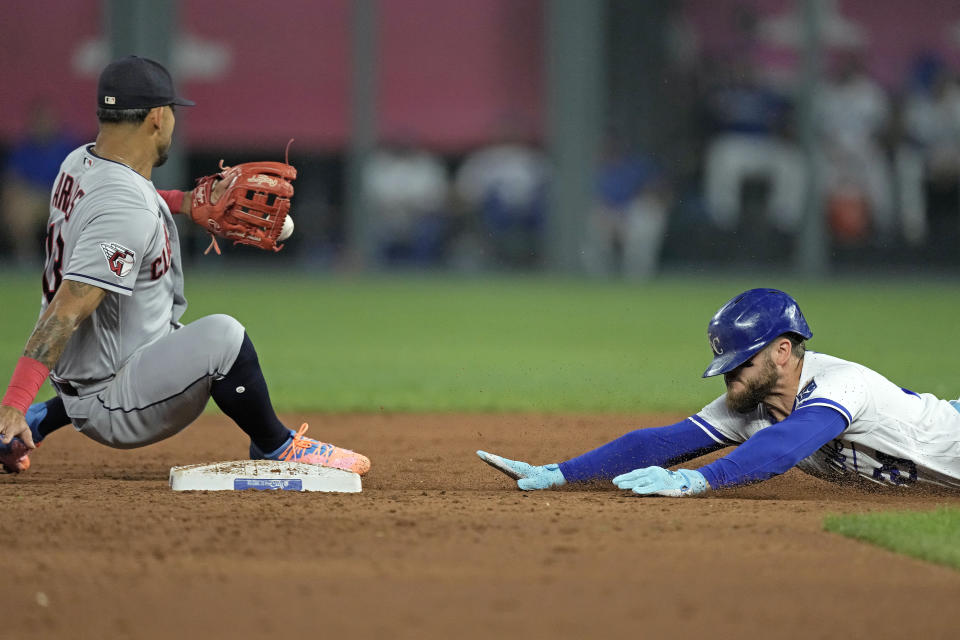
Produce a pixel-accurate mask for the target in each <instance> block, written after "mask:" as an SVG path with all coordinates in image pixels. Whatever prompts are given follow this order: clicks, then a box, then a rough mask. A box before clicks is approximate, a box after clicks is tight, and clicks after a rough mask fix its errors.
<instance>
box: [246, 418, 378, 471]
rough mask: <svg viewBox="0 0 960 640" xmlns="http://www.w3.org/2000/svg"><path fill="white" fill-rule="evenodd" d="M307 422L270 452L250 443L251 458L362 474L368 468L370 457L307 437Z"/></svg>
mask: <svg viewBox="0 0 960 640" xmlns="http://www.w3.org/2000/svg"><path fill="white" fill-rule="evenodd" d="M307 428H308V426H307V423H303V425H302V426H301V427H300V430H299V431H297V432H294V431H293V430H291V431H290V433H291V436H290V439H289V440H288V441H287V442H286V443H285V444H284V445H283V446H282V447H280V448H279V449H277V450H276V451H274V452H272V453H269V454H267V453H263V452H262V451H260V450H259V449H258V448H257V446H256V445H255V444H253V443H250V458H252V459H253V460H280V461H283V462H300V463H303V464H315V465H318V466H321V467H330V468H332V469H342V470H343V471H352V472H353V473H356V474H357V475H361V476H362V475H363V474H365V473H366V472H367V471H369V470H370V459H369V458H367V457H366V456H364V455H361V454H359V453H355V452H353V451H350V450H349V449H341V448H340V447H335V446H334V445H332V444H327V443H326V442H320V441H319V440H314V439H313V438H308V437H306V436H305V435H303V434H304V433H306V432H307Z"/></svg>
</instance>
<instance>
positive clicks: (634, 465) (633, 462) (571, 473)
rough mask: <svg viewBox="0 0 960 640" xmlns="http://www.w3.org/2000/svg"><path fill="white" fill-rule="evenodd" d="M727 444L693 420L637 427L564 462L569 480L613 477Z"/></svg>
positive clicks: (668, 463) (672, 463) (689, 456)
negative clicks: (710, 434)
mask: <svg viewBox="0 0 960 640" xmlns="http://www.w3.org/2000/svg"><path fill="white" fill-rule="evenodd" d="M725 446H727V445H726V444H720V443H718V442H717V441H716V440H714V439H713V438H712V437H710V436H709V435H708V434H707V433H706V432H705V431H704V430H703V429H701V428H700V427H698V426H697V425H695V424H694V423H693V422H691V421H690V420H689V419H687V420H684V421H683V422H678V423H676V424H671V425H669V426H666V427H654V428H652V429H637V430H636V431H631V432H630V433H628V434H626V435H623V436H620V437H619V438H617V439H616V440H613V441H611V442H608V443H607V444H605V445H602V446H600V447H598V448H596V449H594V450H593V451H589V452H587V453H585V454H583V455H581V456H577V457H576V458H571V459H570V460H567V461H566V462H561V463H560V471H561V473H563V477H564V478H566V480H567V482H587V481H589V480H611V479H613V478H614V477H616V476H618V475H620V474H622V473H627V472H628V471H633V470H634V469H642V468H643V467H651V466H658V467H669V466H671V465H674V464H679V463H681V462H686V461H687V460H692V459H693V458H696V457H698V456H702V455H704V454H706V453H710V452H711V451H716V450H718V449H722V448H723V447H725Z"/></svg>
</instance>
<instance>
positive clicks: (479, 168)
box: [0, 0, 960, 412]
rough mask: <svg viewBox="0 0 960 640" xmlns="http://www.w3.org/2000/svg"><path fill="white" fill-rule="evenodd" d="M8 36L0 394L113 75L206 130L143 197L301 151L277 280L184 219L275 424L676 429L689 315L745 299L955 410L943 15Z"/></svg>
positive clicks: (269, 9)
mask: <svg viewBox="0 0 960 640" xmlns="http://www.w3.org/2000/svg"><path fill="white" fill-rule="evenodd" d="M5 13H6V15H7V19H6V20H4V21H3V22H2V23H0V43H2V44H0V51H2V62H3V64H2V65H0V80H2V83H3V86H4V87H5V90H4V91H3V92H2V93H0V114H2V116H3V117H0V158H2V162H3V165H4V167H5V169H4V173H3V181H2V184H0V211H2V214H3V216H2V218H3V224H0V263H2V266H3V268H2V271H0V288H2V291H3V293H4V299H5V302H6V303H7V304H8V305H9V306H8V307H7V311H6V312H5V313H4V314H3V315H2V319H0V328H2V329H3V330H2V331H0V344H2V346H3V353H5V354H7V355H6V356H5V360H4V362H7V363H9V365H2V367H6V366H12V364H13V362H14V361H15V354H17V353H19V350H20V349H21V348H22V344H23V341H24V340H25V339H26V336H27V334H28V328H29V326H30V324H31V323H32V322H33V319H34V318H35V317H36V312H37V310H36V307H35V306H34V305H35V300H36V299H37V298H36V291H35V286H36V283H37V282H36V281H37V275H36V274H37V273H38V267H39V264H40V261H41V260H42V242H41V238H42V234H43V226H44V222H45V220H46V200H47V198H48V193H49V189H50V186H51V184H50V183H51V182H52V179H53V178H52V177H51V176H50V175H49V174H50V173H55V172H56V170H57V167H58V166H59V162H60V160H61V159H62V157H63V155H65V153H66V151H67V150H69V149H70V148H72V147H73V146H75V145H76V144H79V143H81V142H83V141H87V140H92V139H93V137H94V136H95V134H96V121H95V117H94V105H93V103H94V95H95V86H96V78H97V75H98V73H99V71H100V69H101V68H102V66H103V65H104V64H106V62H107V61H109V60H110V59H111V58H113V57H115V56H119V55H124V54H127V53H131V52H135V53H138V54H141V55H145V56H148V57H153V58H155V59H158V60H161V61H163V62H165V63H166V64H167V65H168V66H169V67H170V68H171V69H172V70H173V73H174V77H175V78H176V79H177V81H178V86H179V88H180V92H181V94H182V95H185V96H186V97H189V98H191V99H194V100H196V102H197V106H196V107H194V108H185V109H182V110H181V111H179V112H178V119H177V131H176V134H175V144H174V154H173V155H172V156H171V160H170V161H169V162H168V163H167V165H165V166H164V167H162V168H161V169H160V170H158V171H157V172H156V173H155V179H154V182H155V183H156V184H157V186H158V187H159V188H189V187H190V186H191V185H192V181H193V178H195V177H196V176H200V175H203V174H206V173H210V172H212V171H213V170H214V169H215V167H216V164H217V161H218V160H219V159H220V158H224V159H225V160H226V162H227V163H228V164H229V163H234V162H241V161H248V160H254V159H280V158H281V157H282V155H283V149H284V146H285V145H286V143H287V140H288V139H290V138H295V139H296V141H295V142H294V144H293V147H292V151H291V161H292V162H293V163H294V164H295V165H296V167H297V168H298V170H299V178H298V180H297V182H296V189H297V193H296V196H295V198H294V206H293V210H292V213H293V216H294V218H295V219H296V224H297V231H296V232H295V233H294V236H293V237H292V239H291V240H290V242H289V243H288V246H287V248H286V249H285V250H284V251H282V252H281V253H279V254H274V255H266V254H264V253H262V252H257V251H255V250H252V249H249V248H242V247H240V248H238V247H229V246H227V247H224V254H225V255H223V256H220V257H217V256H204V255H202V252H203V249H204V248H206V246H207V244H208V239H207V238H206V237H205V236H204V235H203V234H202V233H200V232H199V229H197V228H194V227H193V225H191V224H190V223H189V222H188V221H184V220H179V221H178V222H180V223H181V226H180V228H181V233H182V237H183V240H184V242H183V247H184V256H183V258H184V261H185V262H186V263H187V264H186V266H187V271H188V276H187V296H188V298H189V299H190V301H191V307H190V310H189V312H188V319H191V318H196V317H198V316H200V315H203V314H207V313H215V312H226V313H230V314H232V315H235V316H236V317H238V318H240V319H241V321H243V322H244V323H245V324H246V325H247V326H248V328H249V329H250V331H251V334H252V335H253V336H255V338H256V340H257V344H258V345H260V351H261V358H262V360H263V362H264V366H265V369H266V370H267V373H268V378H269V379H270V380H272V381H273V384H272V387H273V388H274V389H275V391H274V395H275V400H276V401H277V403H278V406H279V407H281V408H283V409H285V410H301V409H302V410H311V409H316V410H331V411H355V410H400V411H405V410H414V411H429V410H439V411H458V410H479V411H488V410H493V411H512V410H535V411H562V410H567V411H598V410H599V411H603V410H606V411H643V410H657V411H679V412H685V411H690V410H696V409H698V408H699V407H700V406H702V404H703V403H704V402H705V401H708V400H710V399H712V397H714V395H715V394H716V393H717V392H719V389H717V388H715V387H714V386H709V388H708V386H705V385H707V383H703V384H699V385H697V384H694V383H695V376H696V375H697V374H699V372H700V371H701V370H702V367H703V366H704V365H703V361H704V351H705V345H704V344H702V343H701V342H700V340H701V339H702V336H703V330H704V327H705V325H706V321H707V318H709V316H710V314H711V313H713V311H714V310H715V309H716V308H717V307H718V306H719V305H720V304H722V303H723V302H724V301H725V300H726V299H728V298H729V297H730V296H731V295H733V294H734V293H736V292H737V291H740V290H742V289H745V288H748V287H753V286H778V287H781V288H784V289H787V290H788V291H791V292H792V293H794V295H796V296H797V297H798V299H799V300H800V301H801V304H802V305H803V306H804V309H805V311H806V313H807V315H808V316H809V317H810V318H811V322H812V323H813V326H814V331H815V334H816V337H815V338H814V342H813V344H812V347H813V348H814V349H820V350H824V351H830V352H833V353H835V354H836V355H838V356H841V357H848V358H851V359H856V360H859V361H862V362H864V364H867V365H870V366H874V367H876V368H878V369H880V370H881V371H883V372H884V373H886V374H887V375H889V376H890V377H891V378H892V379H894V380H896V381H897V382H898V383H900V384H902V385H904V386H908V387H911V388H916V389H918V390H922V391H931V392H934V393H938V394H941V395H943V396H944V397H954V396H955V395H956V389H955V385H954V384H953V378H952V377H951V376H952V371H953V368H954V367H953V362H954V358H953V357H952V353H951V350H944V349H942V344H943V340H944V338H945V336H949V335H950V331H951V328H952V325H951V322H953V319H954V318H956V317H957V311H958V307H960V302H958V300H960V298H958V297H957V295H956V294H957V280H956V273H957V268H958V266H960V257H958V254H957V251H956V250H955V248H956V246H957V243H958V240H960V83H958V79H957V78H958V70H960V4H956V3H948V2H939V1H933V0H917V1H915V2H911V3H901V2H895V1H894V0H884V1H877V0H803V1H797V2H787V1H776V0H684V1H679V0H678V1H674V2H669V1H665V0H644V1H630V0H605V1H599V0H598V1H579V0H457V1H456V2H450V1H448V0H353V1H350V0H276V1H275V2H272V3H269V4H264V3H262V2H253V1H252V0H70V1H66V0H9V1H8V2H7V3H5ZM227 274H230V275H229V276H228V275H227ZM261 274H262V277H261ZM241 284H242V285H243V290H242V291H241V290H240V289H238V287H239V286H240V285H241ZM305 326H307V327H309V328H308V330H306V331H305V330H304V327H305ZM305 335H306V336H309V339H305V338H304V336H305ZM918 354H922V355H918ZM2 367H0V374H2V372H3V370H4V369H2Z"/></svg>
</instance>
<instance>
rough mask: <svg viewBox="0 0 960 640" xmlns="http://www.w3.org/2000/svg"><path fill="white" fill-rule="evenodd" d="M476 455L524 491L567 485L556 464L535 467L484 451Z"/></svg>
mask: <svg viewBox="0 0 960 640" xmlns="http://www.w3.org/2000/svg"><path fill="white" fill-rule="evenodd" d="M477 455H478V456H480V459H481V460H483V461H484V462H486V463H487V464H488V465H490V466H491V467H493V468H494V469H496V470H498V471H501V472H503V473H505V474H507V475H508V476H510V477H511V478H513V479H514V480H516V481H517V486H518V487H520V488H521V489H523V490H524V491H535V490H537V489H549V488H551V487H562V486H563V485H565V484H567V479H566V478H564V477H563V473H561V472H560V466H559V465H556V464H545V465H542V466H536V465H532V464H527V463H526V462H520V461H519V460H509V459H508V458H503V457H501V456H498V455H494V454H492V453H487V452H486V451H477Z"/></svg>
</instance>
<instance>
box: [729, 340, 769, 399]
mask: <svg viewBox="0 0 960 640" xmlns="http://www.w3.org/2000/svg"><path fill="white" fill-rule="evenodd" d="M761 359H762V361H763V364H762V365H761V367H762V369H761V370H760V375H759V376H757V377H756V378H754V379H753V380H749V381H745V382H742V384H743V386H744V389H743V390H742V391H739V392H737V393H734V392H732V391H730V389H729V387H728V388H727V406H728V407H729V408H730V409H732V410H734V411H736V412H737V413H750V412H752V411H753V410H754V409H756V408H757V405H759V404H760V403H761V402H763V399H764V398H766V397H767V396H768V395H770V392H771V391H773V389H774V387H776V386H777V367H776V365H775V364H773V358H771V357H770V354H769V353H764V355H763V357H762V358H761Z"/></svg>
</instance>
